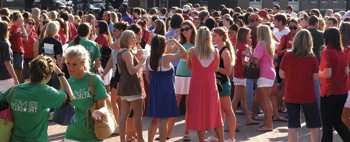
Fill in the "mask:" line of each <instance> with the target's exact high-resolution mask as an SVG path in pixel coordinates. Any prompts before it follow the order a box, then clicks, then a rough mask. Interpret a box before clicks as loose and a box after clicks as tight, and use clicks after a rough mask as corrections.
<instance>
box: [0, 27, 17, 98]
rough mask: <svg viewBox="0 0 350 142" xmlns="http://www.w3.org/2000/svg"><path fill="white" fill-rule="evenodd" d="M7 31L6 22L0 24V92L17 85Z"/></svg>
mask: <svg viewBox="0 0 350 142" xmlns="http://www.w3.org/2000/svg"><path fill="white" fill-rule="evenodd" d="M9 32H10V31H9V30H8V24H7V23H6V22H0V55H1V57H2V58H0V70H1V72H2V75H1V77H0V92H4V91H5V90H7V89H9V88H11V87H12V86H13V85H17V84H18V79H17V76H16V73H15V70H14V69H13V66H12V50H11V48H10V45H9V41H8V40H9V36H10V35H9Z"/></svg>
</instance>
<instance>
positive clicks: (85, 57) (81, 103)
mask: <svg viewBox="0 0 350 142" xmlns="http://www.w3.org/2000/svg"><path fill="white" fill-rule="evenodd" d="M64 57H65V61H66V64H67V68H68V71H69V74H70V76H71V77H70V78H69V80H68V82H69V84H70V86H71V88H72V91H73V95H74V97H75V99H74V100H72V104H73V105H74V106H75V113H74V117H75V118H79V119H75V122H74V124H72V125H69V126H68V128H67V131H66V133H65V141H66V142H75V141H101V140H99V139H97V138H96V136H95V131H94V128H93V126H94V119H95V120H100V119H101V117H102V115H105V114H106V113H107V111H108V110H107V107H106V106H105V104H106V98H107V97H108V94H107V92H106V89H105V87H104V85H103V81H102V79H101V78H100V77H98V76H95V77H93V78H91V76H92V74H91V73H90V61H89V60H90V59H89V53H88V51H87V50H86V49H85V48H84V47H82V46H80V45H78V46H75V47H69V48H67V50H66V51H65V52H64ZM90 79H93V85H94V89H95V95H96V96H94V97H93V96H92V93H91V88H90V87H91V86H90ZM94 101H96V102H97V105H98V106H99V107H100V108H99V109H98V110H95V111H93V112H92V113H89V109H90V107H91V105H92V104H93V103H94ZM87 113H88V114H87ZM87 121H88V122H87ZM87 123H89V124H87ZM87 126H89V127H87ZM87 128H88V130H87Z"/></svg>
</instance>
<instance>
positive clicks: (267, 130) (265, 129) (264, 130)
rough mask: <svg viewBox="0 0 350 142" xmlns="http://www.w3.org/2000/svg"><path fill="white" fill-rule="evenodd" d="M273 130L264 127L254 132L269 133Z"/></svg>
mask: <svg viewBox="0 0 350 142" xmlns="http://www.w3.org/2000/svg"><path fill="white" fill-rule="evenodd" d="M272 130H273V129H270V128H266V127H261V128H259V129H257V130H256V131H258V132H271V131H272Z"/></svg>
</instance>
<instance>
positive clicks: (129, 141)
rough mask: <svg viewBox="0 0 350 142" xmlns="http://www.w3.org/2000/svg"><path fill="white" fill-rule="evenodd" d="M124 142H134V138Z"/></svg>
mask: <svg viewBox="0 0 350 142" xmlns="http://www.w3.org/2000/svg"><path fill="white" fill-rule="evenodd" d="M126 142H136V139H135V138H131V139H128V140H126Z"/></svg>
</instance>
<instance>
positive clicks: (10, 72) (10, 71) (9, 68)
mask: <svg viewBox="0 0 350 142" xmlns="http://www.w3.org/2000/svg"><path fill="white" fill-rule="evenodd" d="M5 66H6V69H7V71H8V72H9V74H10V76H11V77H12V79H13V81H14V85H17V84H18V79H17V76H16V73H15V70H14V69H13V66H12V63H11V61H5Z"/></svg>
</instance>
